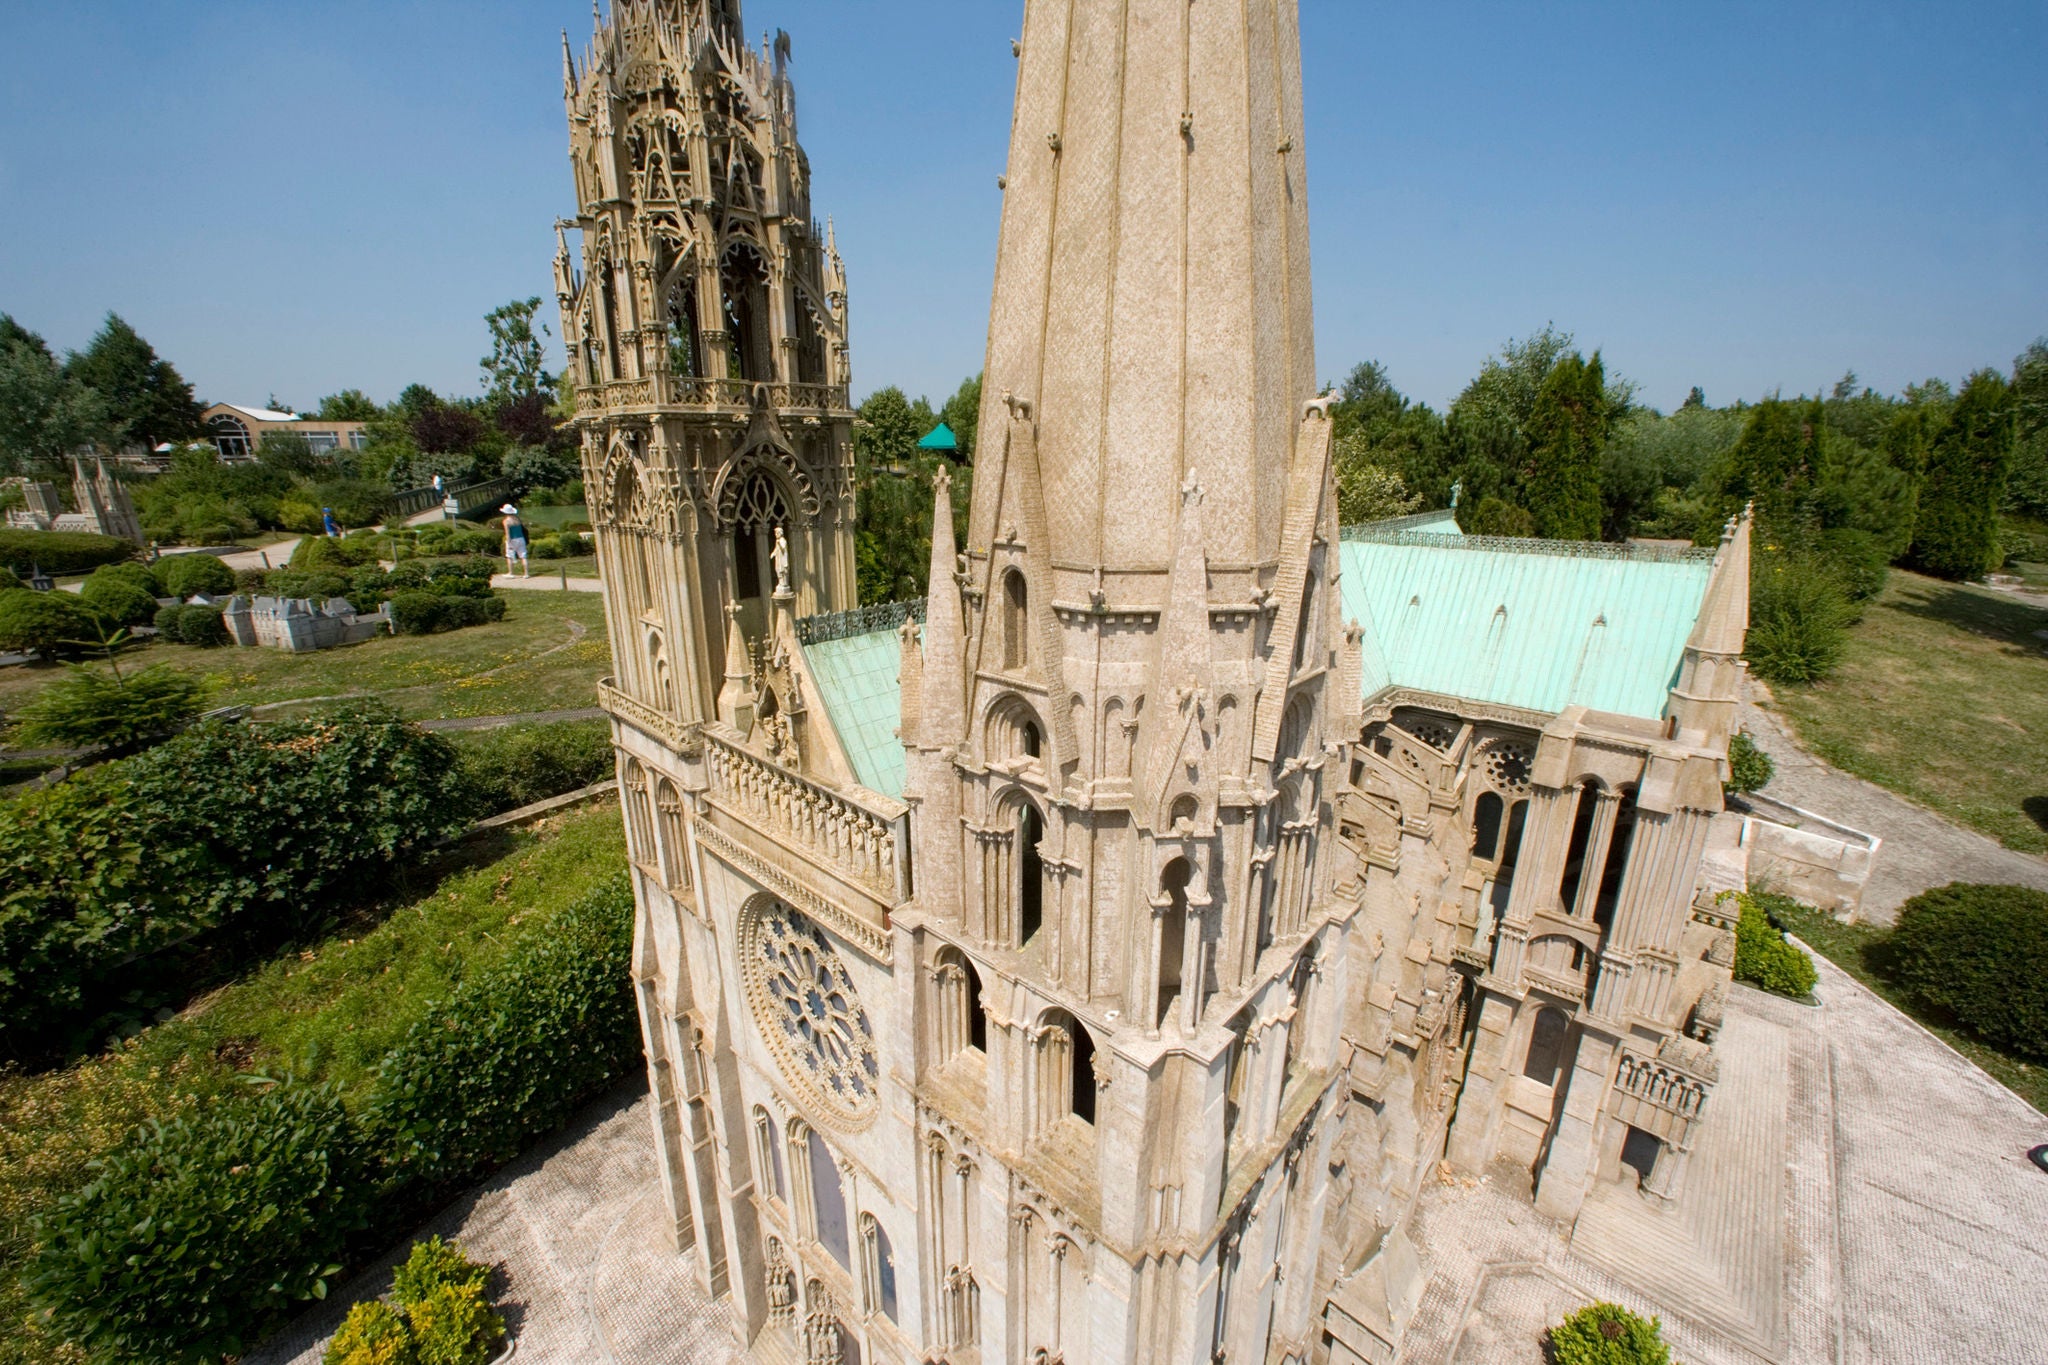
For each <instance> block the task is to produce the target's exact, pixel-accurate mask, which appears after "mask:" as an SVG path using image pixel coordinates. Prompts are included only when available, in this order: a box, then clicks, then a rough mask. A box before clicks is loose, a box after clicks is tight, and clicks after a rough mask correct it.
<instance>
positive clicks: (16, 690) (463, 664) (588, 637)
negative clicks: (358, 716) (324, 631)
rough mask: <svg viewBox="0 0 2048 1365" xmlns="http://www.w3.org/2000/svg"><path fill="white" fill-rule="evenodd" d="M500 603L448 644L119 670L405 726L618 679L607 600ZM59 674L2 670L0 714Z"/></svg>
mask: <svg viewBox="0 0 2048 1365" xmlns="http://www.w3.org/2000/svg"><path fill="white" fill-rule="evenodd" d="M504 596H505V599H506V607H505V619H504V620H503V621H498V622H494V623H492V624H490V625H482V626H471V627H469V628H468V629H466V630H456V631H449V632H447V633H445V634H441V635H395V636H379V637H377V638H376V639H374V640H367V641H365V642H363V643H362V644H359V645H351V646H348V647H346V648H343V649H330V650H323V651H321V652H319V653H317V654H287V653H285V652H283V651H282V650H275V649H235V648H232V647H230V648H224V649H193V648H191V647H190V646H188V645H174V644H169V643H164V642H158V643H151V644H148V645H145V646H144V647H143V648H141V649H138V650H136V651H134V652H133V653H132V654H129V655H127V656H125V657H124V658H123V660H122V667H123V668H130V667H141V666H142V665H145V664H152V663H167V664H170V665H171V666H172V667H174V668H179V669H183V670H185V671H187V672H190V673H196V674H198V675H200V676H201V677H204V678H206V679H208V686H209V688H210V689H211V691H210V693H209V696H208V704H209V705H211V706H235V705H242V704H252V705H262V704H266V703H272V702H285V701H292V700H297V699H312V698H320V697H337V696H346V695H358V694H361V695H370V694H374V695H376V696H380V697H382V698H383V699H384V700H385V701H388V702H389V703H391V705H393V706H394V707H396V708H398V710H399V712H400V713H401V714H403V715H405V716H408V717H410V718H412V719H414V720H429V719H434V718H438V717H454V716H495V715H511V714H519V713H524V712H528V711H553V710H560V709H564V708H568V707H576V706H591V705H594V704H595V703H596V695H597V680H598V679H599V678H601V677H603V676H604V675H605V674H607V673H609V672H610V671H611V647H610V645H609V644H608V643H607V641H606V637H605V629H604V599H603V598H602V597H601V596H599V595H598V594H596V593H581V592H555V593H549V592H527V591H508V592H506V593H505V594H504ZM579 629H580V631H581V634H580V635H579V634H578V631H579ZM93 666H94V667H105V665H104V664H96V665H93ZM62 676H63V669H62V668H61V667H56V666H35V667H21V668H7V669H0V711H7V712H12V711H15V710H17V709H18V708H20V707H21V706H23V705H24V704H26V703H27V702H28V701H29V699H30V698H31V697H32V696H34V694H35V693H36V692H38V691H40V690H41V689H42V687H43V686H44V685H45V684H46V683H48V682H49V681H51V680H52V679H54V678H59V677H62Z"/></svg>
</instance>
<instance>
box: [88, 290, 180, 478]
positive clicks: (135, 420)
mask: <svg viewBox="0 0 2048 1365" xmlns="http://www.w3.org/2000/svg"><path fill="white" fill-rule="evenodd" d="M64 371H65V374H66V376H67V377H68V378H70V379H71V380H73V381H74V382H76V383H79V384H82V385H84V386H85V387H86V388H89V389H91V390H93V391H94V392H96V393H97V394H99V396H100V399H101V401H102V402H104V403H105V404H106V406H107V411H108V412H109V413H110V414H111V415H112V417H113V422H114V431H113V440H114V442H115V444H116V445H151V446H153V445H156V444H158V443H159V442H163V441H179V440H184V439H186V438H188V437H193V436H197V435H199V413H200V406H199V404H198V403H197V402H195V401H194V400H193V397H192V386H191V385H190V384H188V383H186V382H185V379H184V377H183V376H182V375H180V374H179V373H178V371H177V369H176V368H175V367H174V366H173V365H172V364H171V362H170V361H168V360H165V359H163V358H162V357H160V356H158V355H157V353H156V350H155V348H153V347H152V346H151V345H150V344H149V343H148V342H147V341H144V340H143V339H142V337H141V336H140V335H139V334H138V333H137V332H136V330H135V329H134V328H133V327H130V326H129V325H128V324H127V323H126V322H123V321H122V320H121V318H120V316H119V315H118V314H115V313H109V314H107V321H106V325H105V326H103V327H101V328H100V331H99V335H98V336H96V337H94V338H93V339H92V344H91V345H90V346H87V347H86V348H85V349H84V350H83V351H79V352H77V353H75V354H74V355H73V356H72V357H71V359H70V360H69V361H68V362H66V364H65V366H64Z"/></svg>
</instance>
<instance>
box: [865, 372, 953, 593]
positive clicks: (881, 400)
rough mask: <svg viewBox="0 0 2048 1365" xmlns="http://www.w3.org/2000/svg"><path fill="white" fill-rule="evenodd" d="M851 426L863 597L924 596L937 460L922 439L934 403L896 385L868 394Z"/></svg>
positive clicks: (931, 422) (931, 423)
mask: <svg viewBox="0 0 2048 1365" xmlns="http://www.w3.org/2000/svg"><path fill="white" fill-rule="evenodd" d="M857 416H858V418H859V420H858V422H857V423H856V424H855V427H854V435H853V449H854V477H855V480H856V483H857V497H858V500H859V518H858V520H857V522H856V524H855V527H854V565H855V577H856V583H857V587H858V590H859V593H860V599H861V601H863V602H871V603H872V602H892V601H899V600H902V599H904V598H909V597H918V596H922V595H923V594H924V591H925V582H924V580H925V574H926V572H927V570H928V569H929V568H930V564H931V534H932V526H931V521H932V494H931V483H930V478H931V475H932V473H933V472H935V471H936V470H937V468H938V466H939V464H940V462H941V461H940V458H939V457H936V456H932V455H929V454H928V453H927V452H925V451H922V450H919V449H918V447H917V442H918V440H919V438H920V437H922V436H923V435H924V434H925V433H926V432H928V431H930V430H931V429H932V427H933V426H935V425H937V418H936V416H935V415H934V414H933V412H932V409H931V404H929V403H927V402H926V401H925V400H924V399H922V398H919V399H917V400H916V401H914V402H913V401H912V400H910V399H909V398H906V397H905V396H904V394H903V390H901V389H899V388H896V387H895V386H893V385H891V386H890V387H888V388H885V389H877V390H876V391H875V392H873V393H871V394H869V395H868V396H867V398H866V400H865V401H863V402H862V403H861V405H860V407H859V409H858V411H857Z"/></svg>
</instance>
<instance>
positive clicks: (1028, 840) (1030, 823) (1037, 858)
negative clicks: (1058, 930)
mask: <svg viewBox="0 0 2048 1365" xmlns="http://www.w3.org/2000/svg"><path fill="white" fill-rule="evenodd" d="M1044 838H1045V821H1044V820H1043V819H1041V818H1040V817H1039V814H1038V808H1037V807H1036V806H1034V805H1032V804H1031V803H1030V802H1028V801H1026V802H1024V803H1023V804H1022V805H1020V806H1019V807H1018V810H1017V946H1018V947H1020V948H1021V947H1023V946H1024V945H1025V944H1028V943H1029V942H1031V940H1032V938H1033V937H1034V936H1035V935H1036V934H1037V933H1038V926H1039V923H1040V922H1041V921H1042V920H1043V919H1044V917H1045V857H1044V855H1043V854H1041V853H1040V852H1039V851H1038V845H1039V844H1040V843H1041V842H1042V841H1043V840H1044Z"/></svg>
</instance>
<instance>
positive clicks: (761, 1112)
mask: <svg viewBox="0 0 2048 1365" xmlns="http://www.w3.org/2000/svg"><path fill="white" fill-rule="evenodd" d="M754 1160H755V1164H757V1165H758V1166H759V1167H760V1172H759V1173H758V1174H757V1175H756V1176H755V1180H756V1182H757V1183H758V1184H759V1185H760V1188H761V1191H762V1193H764V1194H771V1195H774V1196H775V1197H776V1198H777V1199H787V1198H789V1186H788V1184H787V1182H786V1180H785V1178H784V1175H783V1170H782V1141H781V1139H779V1138H778V1137H776V1135H775V1121H774V1120H773V1119H771V1118H769V1117H768V1111H767V1110H766V1109H763V1108H761V1107H760V1106H759V1105H755V1106H754Z"/></svg>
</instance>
